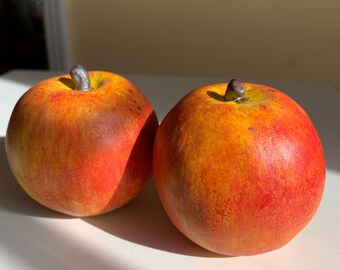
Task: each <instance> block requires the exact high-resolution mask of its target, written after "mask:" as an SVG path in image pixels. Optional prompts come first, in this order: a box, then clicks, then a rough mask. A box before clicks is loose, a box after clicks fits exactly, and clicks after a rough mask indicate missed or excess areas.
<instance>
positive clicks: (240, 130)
mask: <svg viewBox="0 0 340 270" xmlns="http://www.w3.org/2000/svg"><path fill="white" fill-rule="evenodd" d="M153 165H154V176H155V183H156V187H157V191H158V194H159V197H160V200H161V202H162V204H163V206H164V209H165V211H166V213H167V214H168V216H169V217H170V219H171V221H172V222H173V224H174V225H175V226H176V227H177V228H178V229H179V230H180V231H181V232H182V233H183V234H184V235H186V236H187V237H188V238H189V239H191V240H192V241H193V242H195V243H197V244H198V245H200V246H202V247H203V248H206V249H208V250H210V251H213V252H216V253H220V254H225V255H231V256H239V255H254V254H259V253H264V252H268V251H271V250H274V249H277V248H280V247H282V246H284V245H285V244H286V243H288V242H289V241H290V240H291V239H292V238H293V237H294V236H296V235H297V234H298V233H299V232H300V231H301V230H302V229H303V228H304V227H305V226H306V225H307V224H308V223H309V221H310V220H311V219H312V217H313V216H314V214H315V213H316V211H317V208H318V206H319V204H320V201H321V198H322V194H323V190H324V184H325V161H324V154H323V150H322V145H321V142H320V139H319V137H318V134H317V132H316V130H315V128H314V126H313V124H312V122H311V120H310V119H309V117H308V115H307V114H306V112H305V111H304V110H303V109H302V108H301V107H300V106H299V105H298V104H297V103H295V102H294V101H293V100H292V99H291V98H289V97H288V96H287V95H285V94H284V93H282V92H280V91H278V90H276V89H273V88H270V87H267V86H263V85H256V84H251V83H241V82H239V81H237V80H232V81H231V82H230V83H229V84H226V83H222V84H215V85H208V86H204V87H201V88H199V89H196V90H194V91H192V92H190V93H189V94H188V95H186V96H185V97H184V98H183V99H182V100H180V101H179V102H178V103H177V104H176V105H175V107H174V108H173V109H172V110H171V111H170V112H169V113H168V114H167V115H166V117H165V118H164V120H163V121H162V123H161V124H160V127H159V128H158V131H157V134H156V138H155V144H154V157H153Z"/></svg>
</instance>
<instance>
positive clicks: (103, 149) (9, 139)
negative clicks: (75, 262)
mask: <svg viewBox="0 0 340 270" xmlns="http://www.w3.org/2000/svg"><path fill="white" fill-rule="evenodd" d="M89 76H90V80H91V84H92V86H93V89H92V90H90V91H88V92H83V91H78V90H74V89H73V88H74V87H75V85H74V83H73V81H72V79H71V78H70V76H69V75H63V76H59V77H55V78H51V79H48V80H45V81H43V82H40V83H39V84H37V85H35V86H33V87H32V88H31V89H29V90H28V91H27V92H26V93H25V94H24V95H23V96H22V97H21V98H20V99H19V101H18V102H17V104H16V106H15V108H14V110H13V112H12V115H11V118H10V122H9V125H8V129H7V135H6V153H7V158H8V161H9V165H10V167H11V169H12V171H13V174H14V176H15V177H16V179H17V180H18V182H19V184H20V185H21V186H22V188H23V189H24V190H25V191H26V192H27V193H28V195H29V196H30V197H32V198H33V199H35V200H36V201H38V202H39V203H41V204H42V205H45V206H46V207H48V208H51V209H53V210H56V211H58V212H61V213H64V214H68V215H71V216H77V217H84V216H93V215H99V214H103V213H106V212H109V211H111V210H114V209H116V208H118V207H121V206H123V205H124V204H126V203H128V202H129V201H130V200H132V199H133V198H134V197H136V196H137V195H138V193H139V192H140V191H141V189H142V187H143V186H144V185H145V183H146V181H147V180H148V179H149V178H150V177H151V174H152V149H153V141H154V136H155V133H156V130H157V127H158V120H157V116H156V113H155V111H154V109H153V107H152V105H151V104H150V102H149V101H148V100H147V98H146V97H145V96H144V95H143V93H142V92H141V91H140V90H139V89H138V88H137V87H136V86H134V85H133V84H132V83H131V82H129V81H128V80H127V79H125V78H123V77H121V76H119V75H117V74H114V73H110V72H103V71H95V72H89Z"/></svg>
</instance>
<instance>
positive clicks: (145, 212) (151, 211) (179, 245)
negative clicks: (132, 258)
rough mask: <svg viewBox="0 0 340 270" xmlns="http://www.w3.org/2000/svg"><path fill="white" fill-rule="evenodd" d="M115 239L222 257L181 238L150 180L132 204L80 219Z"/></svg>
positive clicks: (189, 253)
mask: <svg viewBox="0 0 340 270" xmlns="http://www.w3.org/2000/svg"><path fill="white" fill-rule="evenodd" d="M83 220H84V221H86V222H88V223H90V224H92V225H93V226H96V227H97V228H100V229H102V230H104V231H106V232H108V233H110V234H112V235H114V236H116V237H119V238H121V239H125V240H127V241H130V242H133V243H136V244H140V245H143V246H147V247H150V248H155V249H159V250H163V251H167V252H172V253H178V254H182V255H189V256H199V257H223V258H225V256H222V255H218V254H214V253H212V252H210V251H208V250H205V249H203V248H201V247H199V246H198V245H196V244H195V243H193V242H191V241H190V240H189V239H188V238H186V237H185V236H184V235H182V234H181V233H180V232H179V231H178V230H177V229H176V228H175V227H174V225H173V224H172V223H171V221H170V219H169V218H168V217H167V215H166V213H165V211H164V210H163V207H162V205H161V202H160V200H159V198H158V195H157V191H156V187H155V183H154V181H153V179H152V180H151V181H149V182H148V184H147V185H146V186H145V187H144V189H143V191H142V192H141V193H140V194H139V196H137V198H135V199H134V200H133V201H131V202H130V203H128V204H127V205H125V206H124V207H122V208H119V209H117V210H115V211H113V212H110V213H107V214H104V215H101V216H95V217H87V218H83Z"/></svg>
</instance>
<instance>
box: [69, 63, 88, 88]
mask: <svg viewBox="0 0 340 270" xmlns="http://www.w3.org/2000/svg"><path fill="white" fill-rule="evenodd" d="M70 75H71V77H72V79H73V82H74V84H75V86H76V89H77V90H80V91H90V90H91V81H90V76H89V73H88V72H87V70H86V69H85V68H84V67H83V66H82V65H76V66H75V67H73V68H72V69H71V70H70Z"/></svg>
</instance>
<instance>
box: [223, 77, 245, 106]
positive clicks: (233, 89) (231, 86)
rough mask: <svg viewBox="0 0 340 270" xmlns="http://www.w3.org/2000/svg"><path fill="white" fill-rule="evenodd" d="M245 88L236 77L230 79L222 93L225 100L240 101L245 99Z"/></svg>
mask: <svg viewBox="0 0 340 270" xmlns="http://www.w3.org/2000/svg"><path fill="white" fill-rule="evenodd" d="M245 94H246V88H245V86H244V84H243V83H242V82H240V81H238V80H236V79H232V80H231V81H230V82H229V83H228V86H227V89H226V91H225V94H224V100H225V101H235V102H242V101H244V100H245Z"/></svg>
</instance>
